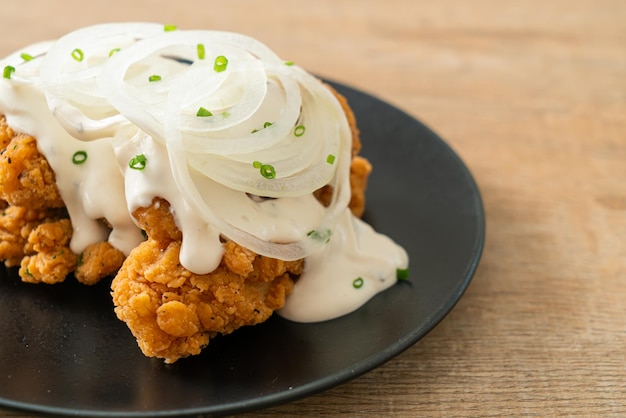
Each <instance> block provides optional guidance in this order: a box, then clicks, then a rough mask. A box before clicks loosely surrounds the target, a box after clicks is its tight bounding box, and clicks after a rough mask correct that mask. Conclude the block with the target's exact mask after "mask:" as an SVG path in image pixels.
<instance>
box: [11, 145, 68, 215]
mask: <svg viewBox="0 0 626 418" xmlns="http://www.w3.org/2000/svg"><path fill="white" fill-rule="evenodd" d="M0 184H2V187H1V195H0V197H1V198H2V199H4V200H6V201H7V202H8V203H9V204H11V205H13V206H24V207H28V208H31V209H42V208H60V207H63V206H64V204H63V200H62V199H61V196H60V195H59V191H58V189H57V186H56V183H55V177H54V172H53V171H52V169H51V168H50V166H49V165H48V161H47V160H46V159H45V158H44V157H43V155H41V154H40V153H39V150H38V149H37V141H35V138H33V137H32V136H28V135H22V134H17V135H14V136H13V138H12V139H11V141H9V143H8V144H7V146H6V148H4V150H2V152H1V155H0Z"/></svg>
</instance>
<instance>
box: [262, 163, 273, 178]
mask: <svg viewBox="0 0 626 418" xmlns="http://www.w3.org/2000/svg"><path fill="white" fill-rule="evenodd" d="M260 171H261V175H262V176H263V177H265V178H266V179H269V180H271V179H273V178H276V170H275V169H274V166H272V165H270V164H263V165H262V166H261V169H260Z"/></svg>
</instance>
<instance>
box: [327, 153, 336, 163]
mask: <svg viewBox="0 0 626 418" xmlns="http://www.w3.org/2000/svg"><path fill="white" fill-rule="evenodd" d="M326 162H327V163H328V164H331V165H332V164H333V163H334V162H335V156H334V155H333V154H328V156H327V157H326Z"/></svg>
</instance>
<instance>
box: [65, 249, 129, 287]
mask: <svg viewBox="0 0 626 418" xmlns="http://www.w3.org/2000/svg"><path fill="white" fill-rule="evenodd" d="M125 259H126V256H125V255H124V253H123V252H121V251H120V250H118V249H117V248H115V247H113V246H112V245H111V244H109V243H108V242H97V243H95V244H91V245H89V246H88V247H87V248H85V251H83V253H82V254H80V256H79V257H78V267H77V269H76V271H75V272H74V276H75V277H76V280H78V281H79V282H81V283H82V284H87V285H92V284H96V283H98V282H99V281H100V280H101V279H103V278H104V277H108V276H113V275H115V273H116V272H117V271H118V270H119V268H120V267H121V265H122V263H123V262H124V260H125Z"/></svg>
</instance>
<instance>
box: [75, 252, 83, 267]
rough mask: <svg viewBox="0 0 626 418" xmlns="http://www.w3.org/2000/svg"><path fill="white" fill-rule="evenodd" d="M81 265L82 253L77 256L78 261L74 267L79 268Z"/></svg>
mask: <svg viewBox="0 0 626 418" xmlns="http://www.w3.org/2000/svg"><path fill="white" fill-rule="evenodd" d="M82 265H83V253H80V254H78V260H76V266H77V267H80V266H82Z"/></svg>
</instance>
